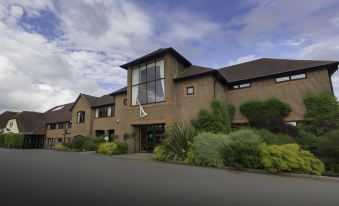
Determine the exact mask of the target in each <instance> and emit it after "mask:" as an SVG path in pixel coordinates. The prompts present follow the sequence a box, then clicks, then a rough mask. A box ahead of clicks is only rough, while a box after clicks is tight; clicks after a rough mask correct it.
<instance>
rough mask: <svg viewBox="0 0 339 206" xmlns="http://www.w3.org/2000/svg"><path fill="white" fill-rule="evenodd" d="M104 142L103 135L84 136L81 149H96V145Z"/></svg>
mask: <svg viewBox="0 0 339 206" xmlns="http://www.w3.org/2000/svg"><path fill="white" fill-rule="evenodd" d="M103 142H105V139H104V137H85V138H84V144H83V149H85V150H86V151H96V150H97V149H98V146H99V145H100V144H101V143H103Z"/></svg>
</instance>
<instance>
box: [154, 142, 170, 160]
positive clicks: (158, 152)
mask: <svg viewBox="0 0 339 206" xmlns="http://www.w3.org/2000/svg"><path fill="white" fill-rule="evenodd" d="M169 154H170V153H169V151H168V150H167V148H166V147H165V145H158V146H156V147H155V148H154V150H153V154H152V157H153V159H156V160H161V161H171V159H169V157H170V155H169Z"/></svg>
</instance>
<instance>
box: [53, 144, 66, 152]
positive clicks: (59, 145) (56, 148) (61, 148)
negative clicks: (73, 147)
mask: <svg viewBox="0 0 339 206" xmlns="http://www.w3.org/2000/svg"><path fill="white" fill-rule="evenodd" d="M54 149H55V150H56V151H68V150H70V149H69V148H68V147H65V146H64V145H63V144H56V145H55V146H54Z"/></svg>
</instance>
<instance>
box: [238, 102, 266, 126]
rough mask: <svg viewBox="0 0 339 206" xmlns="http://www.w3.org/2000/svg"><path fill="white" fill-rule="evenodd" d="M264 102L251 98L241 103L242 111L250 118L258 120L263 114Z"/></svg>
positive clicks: (250, 119)
mask: <svg viewBox="0 0 339 206" xmlns="http://www.w3.org/2000/svg"><path fill="white" fill-rule="evenodd" d="M264 106H265V104H264V102H263V101H261V100H249V101H247V102H244V103H242V104H241V105H240V112H241V113H242V114H243V115H244V116H245V117H246V118H247V119H248V120H249V121H252V120H256V119H258V118H259V117H262V116H263V112H264V111H263V109H264Z"/></svg>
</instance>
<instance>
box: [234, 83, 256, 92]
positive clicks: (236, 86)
mask: <svg viewBox="0 0 339 206" xmlns="http://www.w3.org/2000/svg"><path fill="white" fill-rule="evenodd" d="M244 85H246V86H244ZM250 87H252V83H251V82H246V83H242V84H235V85H232V86H231V90H238V89H246V88H250Z"/></svg>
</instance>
